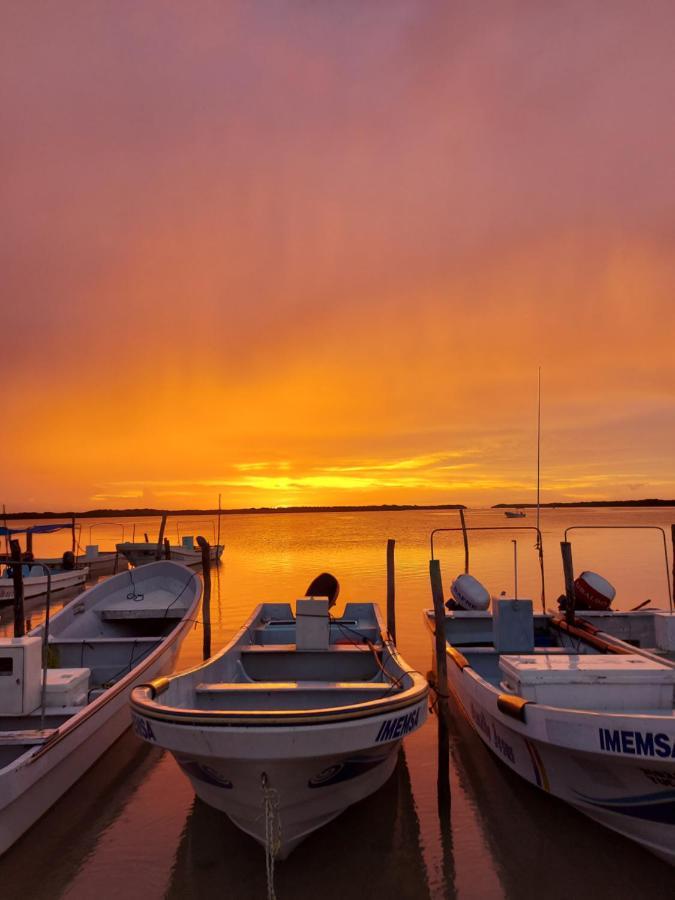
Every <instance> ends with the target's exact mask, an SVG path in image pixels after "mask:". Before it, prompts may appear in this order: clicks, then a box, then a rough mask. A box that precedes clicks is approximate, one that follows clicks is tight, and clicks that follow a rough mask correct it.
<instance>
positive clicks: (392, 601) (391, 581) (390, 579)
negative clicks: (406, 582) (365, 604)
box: [387, 538, 396, 643]
mask: <svg viewBox="0 0 675 900" xmlns="http://www.w3.org/2000/svg"><path fill="white" fill-rule="evenodd" d="M395 546H396V541H394V540H392V538H389V540H388V541H387V631H388V632H389V637H390V638H391V639H392V641H393V642H394V643H396V570H395V567H394V547H395Z"/></svg>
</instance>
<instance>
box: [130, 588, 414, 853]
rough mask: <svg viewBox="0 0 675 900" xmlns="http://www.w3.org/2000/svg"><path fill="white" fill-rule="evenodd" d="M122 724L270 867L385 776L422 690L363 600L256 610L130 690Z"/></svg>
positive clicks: (316, 600) (300, 602)
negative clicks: (198, 659) (333, 611)
mask: <svg viewBox="0 0 675 900" xmlns="http://www.w3.org/2000/svg"><path fill="white" fill-rule="evenodd" d="M131 706H132V711H133V716H134V723H135V728H136V730H137V732H138V734H139V735H140V736H141V737H142V738H144V739H145V740H146V741H148V742H149V743H152V744H154V745H155V746H159V747H162V748H165V749H167V750H170V751H171V752H172V754H173V755H174V757H175V759H176V761H177V763H178V765H179V766H180V767H181V769H182V770H183V772H184V773H185V774H186V775H187V777H188V778H189V779H190V781H191V782H192V786H193V788H194V790H195V793H196V794H197V795H198V796H199V797H200V798H201V799H202V800H204V801H205V802H206V803H208V804H210V805H211V806H214V807H216V808H217V809H220V810H222V811H223V812H225V813H227V815H228V816H229V818H230V819H231V820H232V821H233V822H234V823H235V824H236V825H238V826H239V828H241V829H242V830H243V831H245V832H247V833H248V834H250V835H251V836H253V837H254V838H255V839H256V840H257V841H259V842H260V843H261V844H262V845H263V846H265V848H266V850H267V852H268V853H269V854H271V855H273V856H275V857H277V858H280V859H283V858H284V857H285V856H287V855H288V854H289V853H290V852H291V851H292V850H293V848H294V847H295V846H297V844H298V843H299V842H300V841H301V840H302V839H303V838H304V837H306V836H307V835H308V834H310V833H311V832H312V831H314V830H316V829H317V828H319V827H321V826H322V825H324V824H325V823H327V822H329V821H330V820H331V819H334V818H335V817H336V816H338V815H339V814H340V813H341V812H342V811H343V810H344V809H345V808H346V807H347V806H349V805H351V804H352V803H355V802H357V801H359V800H362V799H363V798H364V797H367V796H368V795H370V794H372V793H373V792H374V791H376V790H377V789H378V788H379V787H380V786H381V785H382V784H384V783H385V782H386V780H387V779H388V778H389V777H390V775H391V774H392V772H393V770H394V767H395V765H396V759H397V754H398V749H399V746H400V743H401V740H402V739H403V737H404V736H405V735H406V734H409V733H410V732H412V731H414V730H416V729H417V728H419V727H420V726H421V725H422V724H423V722H424V720H425V719H426V715H427V683H426V680H425V679H424V678H423V677H422V676H421V675H420V674H419V673H417V672H415V671H412V670H410V669H409V668H408V666H406V664H405V663H404V661H403V660H402V659H401V658H400V656H399V655H398V652H397V650H396V647H395V646H394V644H393V643H392V642H391V641H390V640H389V639H388V637H387V636H386V633H385V630H384V627H383V624H382V621H381V619H380V614H379V611H378V609H377V606H376V605H375V604H373V603H348V604H347V605H346V607H345V609H344V613H343V615H342V616H340V617H337V618H333V617H331V616H330V614H329V601H328V600H327V599H322V598H317V597H310V598H304V599H301V600H298V601H297V604H296V610H295V615H294V614H293V610H292V608H291V606H290V605H289V604H287V603H263V604H261V605H259V606H258V607H256V609H255V610H254V611H253V613H252V614H251V616H250V618H249V619H248V621H247V622H246V624H245V625H244V626H243V627H242V629H241V630H240V631H239V632H238V633H237V634H236V635H235V636H234V638H233V639H232V641H231V642H230V643H229V644H228V645H227V646H226V647H225V648H224V649H223V650H222V651H221V652H220V653H219V654H217V655H216V656H215V657H213V658H212V659H211V660H209V661H208V662H206V663H204V664H203V665H201V666H199V667H197V668H195V669H192V670H190V671H188V672H185V673H182V674H178V675H175V676H173V677H171V678H167V679H159V680H156V681H154V682H150V683H149V684H146V685H143V686H140V687H138V688H136V689H135V690H134V691H133V692H132V698H131Z"/></svg>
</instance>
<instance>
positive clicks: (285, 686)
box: [195, 681, 400, 694]
mask: <svg viewBox="0 0 675 900" xmlns="http://www.w3.org/2000/svg"><path fill="white" fill-rule="evenodd" d="M342 689H344V690H349V691H360V692H363V693H367V694H381V693H382V692H383V691H389V690H392V691H393V690H400V688H399V686H398V685H395V684H392V683H391V682H388V681H347V682H345V681H241V682H239V681H218V682H214V683H213V684H208V683H206V682H203V683H201V684H198V685H197V686H196V687H195V691H196V692H197V693H198V694H232V693H237V694H239V693H245V694H248V693H253V694H255V693H261V692H262V693H267V692H268V691H274V692H277V691H312V692H314V691H338V690H342Z"/></svg>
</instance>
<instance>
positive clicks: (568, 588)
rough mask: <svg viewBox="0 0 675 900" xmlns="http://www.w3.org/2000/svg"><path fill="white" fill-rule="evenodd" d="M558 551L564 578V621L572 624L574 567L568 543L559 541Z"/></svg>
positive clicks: (570, 547)
mask: <svg viewBox="0 0 675 900" xmlns="http://www.w3.org/2000/svg"><path fill="white" fill-rule="evenodd" d="M560 551H561V553H562V560H563V574H564V576H565V596H566V597H567V609H566V610H565V619H566V621H567V622H568V623H569V624H570V625H572V624H574V567H573V565H572V545H571V544H570V542H569V541H560Z"/></svg>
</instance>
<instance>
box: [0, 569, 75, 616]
mask: <svg viewBox="0 0 675 900" xmlns="http://www.w3.org/2000/svg"><path fill="white" fill-rule="evenodd" d="M22 569H23V596H24V599H25V600H35V599H38V598H40V597H46V596H47V591H48V590H50V591H51V594H56V593H58V592H59V591H65V590H70V589H72V588H76V587H79V586H81V585H83V584H84V583H85V581H86V580H87V576H88V573H89V570H88V569H87V567H86V566H79V567H76V568H74V569H60V570H59V569H56V568H54V569H52V568H51V567H50V576H49V577H48V576H47V574H46V572H45V570H44V568H43V566H42V565H41V564H38V563H22ZM13 602H14V582H13V580H12V566H11V565H3V566H2V568H1V570H0V606H8V605H9V604H11V603H13Z"/></svg>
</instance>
